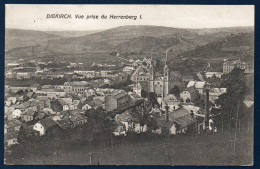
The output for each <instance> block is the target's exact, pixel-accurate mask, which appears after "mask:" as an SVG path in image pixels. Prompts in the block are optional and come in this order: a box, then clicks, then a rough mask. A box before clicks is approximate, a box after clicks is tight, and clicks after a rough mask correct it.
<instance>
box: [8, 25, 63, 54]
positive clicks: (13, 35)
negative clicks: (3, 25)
mask: <svg viewBox="0 0 260 169" xmlns="http://www.w3.org/2000/svg"><path fill="white" fill-rule="evenodd" d="M61 37H62V36H59V35H53V34H49V33H45V32H42V31H33V30H22V29H6V31H5V49H6V50H9V49H13V48H17V47H25V46H33V45H35V44H38V43H41V42H43V41H47V40H51V39H57V38H61Z"/></svg>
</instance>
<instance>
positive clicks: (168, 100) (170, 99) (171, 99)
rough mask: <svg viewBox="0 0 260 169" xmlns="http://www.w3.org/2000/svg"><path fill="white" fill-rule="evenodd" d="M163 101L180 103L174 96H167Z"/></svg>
mask: <svg viewBox="0 0 260 169" xmlns="http://www.w3.org/2000/svg"><path fill="white" fill-rule="evenodd" d="M163 101H167V102H170V101H178V99H177V97H176V96H175V95H174V94H169V95H168V96H166V97H165V98H163Z"/></svg>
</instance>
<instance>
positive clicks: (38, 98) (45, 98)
mask: <svg viewBox="0 0 260 169" xmlns="http://www.w3.org/2000/svg"><path fill="white" fill-rule="evenodd" d="M36 100H41V101H48V100H50V98H49V97H48V96H37V97H36Z"/></svg>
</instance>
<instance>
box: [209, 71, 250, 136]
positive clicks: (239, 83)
mask: <svg viewBox="0 0 260 169" xmlns="http://www.w3.org/2000/svg"><path fill="white" fill-rule="evenodd" d="M224 78H225V79H224V81H222V84H221V85H222V86H223V87H227V93H224V94H222V95H220V96H219V97H218V99H217V100H216V104H217V105H219V106H220V107H221V109H220V110H219V111H216V113H215V114H214V112H213V117H214V121H215V124H216V126H217V127H218V128H219V129H222V131H223V132H224V131H225V130H228V131H231V130H232V129H236V130H237V128H239V130H240V129H241V128H242V127H243V128H245V126H246V128H248V130H249V129H250V128H251V127H252V125H253V124H252V117H253V106H251V107H247V106H246V105H245V103H244V101H245V99H246V95H247V94H248V91H249V89H248V86H247V85H246V84H245V78H246V77H245V76H244V73H243V70H240V69H234V70H233V71H232V72H231V73H230V74H228V75H226V76H224ZM250 126H251V127H250Z"/></svg>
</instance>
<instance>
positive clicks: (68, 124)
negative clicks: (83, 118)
mask: <svg viewBox="0 0 260 169" xmlns="http://www.w3.org/2000/svg"><path fill="white" fill-rule="evenodd" d="M56 123H57V124H58V125H59V126H60V127H61V128H63V129H66V128H69V127H71V125H72V122H71V121H70V119H69V117H68V116H65V117H64V118H62V119H60V120H59V121H57V122H56Z"/></svg>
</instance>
